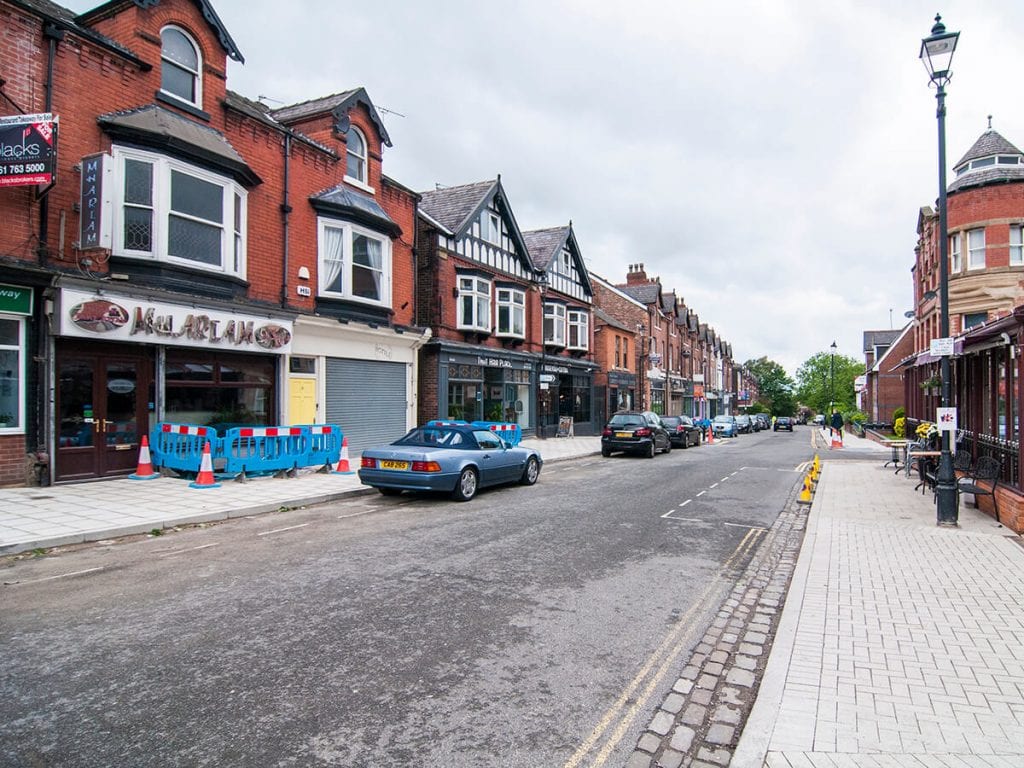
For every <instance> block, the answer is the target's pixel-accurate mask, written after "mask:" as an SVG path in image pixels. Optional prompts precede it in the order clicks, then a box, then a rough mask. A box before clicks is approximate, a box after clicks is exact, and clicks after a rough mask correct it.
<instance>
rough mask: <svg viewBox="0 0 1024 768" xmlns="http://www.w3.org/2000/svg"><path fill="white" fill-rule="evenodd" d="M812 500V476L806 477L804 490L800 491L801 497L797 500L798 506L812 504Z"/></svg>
mask: <svg viewBox="0 0 1024 768" xmlns="http://www.w3.org/2000/svg"><path fill="white" fill-rule="evenodd" d="M811 501H812V498H811V476H810V475H806V476H805V477H804V489H803V490H802V491H800V496H799V498H797V500H796V503H797V504H810V503H811Z"/></svg>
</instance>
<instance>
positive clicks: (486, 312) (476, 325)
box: [456, 275, 491, 333]
mask: <svg viewBox="0 0 1024 768" xmlns="http://www.w3.org/2000/svg"><path fill="white" fill-rule="evenodd" d="M456 280H457V281H458V282H457V284H456V288H457V294H458V296H457V297H456V301H457V302H458V305H457V306H458V318H457V320H456V325H457V327H458V329H459V330H461V331H478V332H482V333H490V332H491V281H490V280H487V279H486V278H483V277H478V276H476V275H457V276H456ZM466 299H470V300H471V306H472V308H473V309H472V314H473V316H472V317H466V308H465V304H466V301H465V300H466Z"/></svg>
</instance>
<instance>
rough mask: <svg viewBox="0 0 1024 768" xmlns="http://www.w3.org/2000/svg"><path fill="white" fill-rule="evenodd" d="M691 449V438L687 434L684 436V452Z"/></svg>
mask: <svg viewBox="0 0 1024 768" xmlns="http://www.w3.org/2000/svg"><path fill="white" fill-rule="evenodd" d="M689 447H690V436H689V435H687V434H684V435H683V450H684V451H685V450H686V449H687V448H689Z"/></svg>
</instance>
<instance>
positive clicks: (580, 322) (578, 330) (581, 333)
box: [568, 309, 590, 349]
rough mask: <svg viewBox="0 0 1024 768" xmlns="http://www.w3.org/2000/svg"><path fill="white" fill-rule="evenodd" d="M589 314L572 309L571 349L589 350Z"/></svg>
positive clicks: (570, 326)
mask: <svg viewBox="0 0 1024 768" xmlns="http://www.w3.org/2000/svg"><path fill="white" fill-rule="evenodd" d="M588 321H589V316H588V314H587V312H585V311H583V310H579V309H571V310H569V313H568V324H569V349H589V348H590V333H589V331H588V329H589V325H588Z"/></svg>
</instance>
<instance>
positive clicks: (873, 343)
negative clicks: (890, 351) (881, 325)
mask: <svg viewBox="0 0 1024 768" xmlns="http://www.w3.org/2000/svg"><path fill="white" fill-rule="evenodd" d="M899 335H900V331H896V330H891V329H890V330H886V331H864V350H863V351H864V352H873V351H874V349H875V347H881V346H887V345H889V344H892V341H893V339H895V338H896V337H897V336H899Z"/></svg>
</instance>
